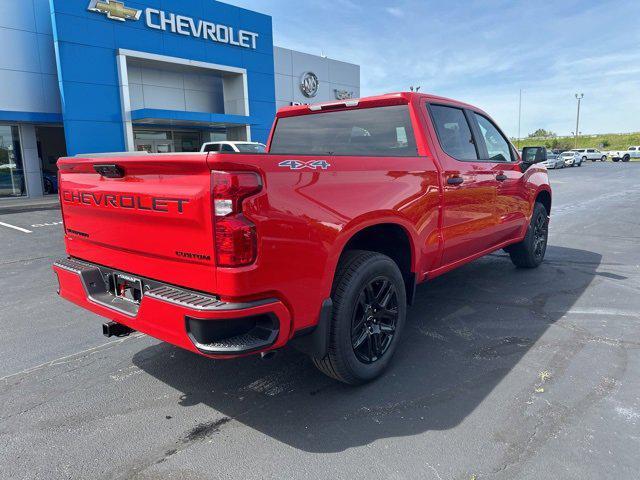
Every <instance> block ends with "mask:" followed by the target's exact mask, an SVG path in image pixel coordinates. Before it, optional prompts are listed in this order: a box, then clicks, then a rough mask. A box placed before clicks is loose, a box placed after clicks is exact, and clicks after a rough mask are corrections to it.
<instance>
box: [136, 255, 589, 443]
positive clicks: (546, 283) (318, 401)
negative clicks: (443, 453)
mask: <svg viewBox="0 0 640 480" xmlns="http://www.w3.org/2000/svg"><path fill="white" fill-rule="evenodd" d="M600 262H601V256H600V255H598V254H596V253H593V252H588V251H584V250H576V249H571V248H564V247H554V246H549V249H548V252H547V260H546V262H545V263H544V264H543V265H542V266H541V267H540V268H538V269H536V270H519V269H515V268H514V267H513V266H512V264H511V262H510V261H509V259H508V258H507V257H506V256H505V255H504V254H502V253H496V254H494V255H491V256H489V257H486V258H484V259H481V260H478V261H476V262H474V263H472V264H470V265H467V266H465V267H463V268H460V269H458V270H456V271H454V272H451V273H449V274H447V275H444V276H442V277H440V278H437V279H435V280H434V281H432V282H430V283H429V284H428V285H424V286H422V287H420V288H419V290H418V295H417V298H416V302H415V305H414V306H413V307H412V308H410V310H409V318H408V322H407V328H406V330H405V334H404V338H403V340H402V345H401V348H400V349H399V350H398V352H397V354H396V357H395V359H394V362H393V363H392V366H391V367H390V369H389V370H388V371H387V373H386V375H385V376H383V377H382V378H381V379H379V380H378V381H376V382H374V383H371V384H369V385H365V386H362V387H357V388H354V387H349V386H346V385H342V384H340V383H337V382H334V381H332V380H331V379H329V378H327V377H324V376H323V375H322V374H321V373H320V372H318V371H317V370H316V369H315V368H314V367H313V365H312V364H311V362H310V360H308V359H307V358H306V357H305V356H304V355H302V354H300V353H297V352H296V351H294V350H285V351H283V352H281V353H280V354H279V355H278V356H277V357H276V358H275V359H273V360H271V361H268V362H263V361H262V360H260V359H259V358H255V357H251V358H245V359H240V360H233V361H212V360H209V359H206V358H203V357H199V356H197V355H195V354H192V353H189V352H186V351H183V350H180V349H178V348H175V347H172V346H170V345H167V344H158V345H154V346H152V347H149V348H147V349H145V350H142V351H140V352H138V353H137V354H136V355H135V356H134V360H133V361H134V364H135V365H137V366H138V367H139V368H141V369H142V370H144V371H145V372H147V373H149V374H150V375H152V376H154V377H156V378H157V379H158V380H160V381H162V382H165V383H166V384H168V385H169V386H171V387H173V388H174V389H176V390H178V391H180V392H182V394H181V399H180V405H182V406H185V407H187V406H192V405H196V404H204V405H207V406H209V407H210V408H211V409H213V410H214V411H212V415H211V418H206V419H203V425H205V427H202V426H201V428H206V422H207V421H208V420H211V423H212V425H213V424H216V425H217V424H219V422H220V414H218V413H217V412H220V413H221V414H222V415H223V416H225V417H227V418H230V419H233V420H235V421H237V422H240V423H242V424H244V425H246V426H248V427H250V428H253V429H255V430H257V431H259V432H261V433H263V434H264V435H268V436H269V437H272V438H274V439H276V440H278V441H280V442H283V443H285V444H287V445H290V446H292V447H294V448H297V449H302V450H305V451H309V452H338V451H343V450H345V449H348V448H350V447H355V446H359V445H366V444H369V443H371V442H373V441H375V440H377V439H380V438H386V437H400V436H410V435H415V434H419V433H422V432H425V431H428V430H445V429H450V428H453V427H455V426H456V425H458V424H459V423H461V422H462V421H463V420H464V419H465V418H466V417H467V416H468V415H469V414H470V413H472V412H473V411H474V409H475V408H476V407H477V406H478V405H479V404H480V403H481V402H482V401H483V400H484V399H485V398H486V397H487V396H488V395H489V394H490V393H491V392H492V390H493V389H494V388H495V387H496V385H498V384H499V383H500V382H501V381H502V380H503V379H504V378H505V377H506V376H507V375H508V374H509V373H510V372H511V370H512V369H513V368H514V367H515V366H516V365H517V364H518V362H519V361H520V360H521V359H522V357H523V356H524V355H525V354H526V353H527V352H528V351H529V350H530V349H535V348H541V346H540V344H537V342H538V340H540V338H541V337H542V335H543V334H544V333H545V332H546V331H547V329H548V328H549V327H550V326H551V325H552V324H553V323H554V322H556V321H557V320H558V319H560V318H561V317H562V316H563V315H564V314H565V313H566V312H567V311H569V310H570V309H571V307H572V306H573V305H574V303H575V302H576V301H577V300H578V299H579V298H580V296H581V295H582V294H583V292H584V291H585V290H586V288H587V287H588V286H589V284H590V283H591V282H592V280H593V279H594V277H595V275H596V271H597V269H598V267H599V265H600ZM536 381H537V378H536V377H535V374H534V375H533V376H532V378H531V379H530V382H531V390H532V391H533V388H534V385H535V383H536ZM223 428H224V427H223Z"/></svg>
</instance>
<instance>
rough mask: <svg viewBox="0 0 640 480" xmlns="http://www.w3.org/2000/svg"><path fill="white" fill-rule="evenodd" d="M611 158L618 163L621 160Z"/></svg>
mask: <svg viewBox="0 0 640 480" xmlns="http://www.w3.org/2000/svg"><path fill="white" fill-rule="evenodd" d="M611 160H613V161H614V162H615V163H618V162H619V161H620V159H619V158H612V159H611Z"/></svg>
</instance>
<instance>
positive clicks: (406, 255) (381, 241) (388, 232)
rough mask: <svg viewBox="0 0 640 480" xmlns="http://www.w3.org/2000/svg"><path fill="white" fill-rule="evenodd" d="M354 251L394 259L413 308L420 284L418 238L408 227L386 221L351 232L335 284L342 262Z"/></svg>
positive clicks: (343, 247)
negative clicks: (417, 273)
mask: <svg viewBox="0 0 640 480" xmlns="http://www.w3.org/2000/svg"><path fill="white" fill-rule="evenodd" d="M399 246H400V247H399ZM350 250H368V251H372V252H378V253H382V254H383V255H387V256H388V257H389V258H391V259H392V260H393V261H394V262H395V263H396V265H398V268H399V269H400V272H401V273H402V276H403V278H404V280H405V287H406V290H407V302H408V303H409V304H410V303H411V302H412V301H413V297H414V293H415V286H416V283H417V281H416V274H415V272H416V271H417V266H416V263H417V249H416V240H415V238H414V235H413V234H412V231H411V230H410V229H409V228H408V226H407V225H403V223H402V222H400V221H398V220H395V219H385V220H381V221H378V222H366V223H363V224H360V225H358V227H355V228H352V229H350V231H349V235H348V236H346V237H345V238H344V239H343V241H342V242H340V248H339V252H337V253H338V254H337V255H336V256H335V263H334V268H333V275H332V279H331V281H332V282H333V278H334V277H335V272H336V270H337V266H338V264H339V263H340V260H341V258H342V257H343V256H344V254H345V253H346V252H348V251H350Z"/></svg>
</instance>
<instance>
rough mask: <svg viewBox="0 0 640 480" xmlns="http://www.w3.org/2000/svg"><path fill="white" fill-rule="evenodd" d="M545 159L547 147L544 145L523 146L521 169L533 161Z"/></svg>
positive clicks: (524, 168) (544, 160) (538, 161)
mask: <svg viewBox="0 0 640 480" xmlns="http://www.w3.org/2000/svg"><path fill="white" fill-rule="evenodd" d="M546 161H547V149H546V148H545V147H524V148H523V149H522V171H523V172H524V171H525V170H526V169H527V168H529V167H530V166H531V165H533V164H535V163H542V162H546Z"/></svg>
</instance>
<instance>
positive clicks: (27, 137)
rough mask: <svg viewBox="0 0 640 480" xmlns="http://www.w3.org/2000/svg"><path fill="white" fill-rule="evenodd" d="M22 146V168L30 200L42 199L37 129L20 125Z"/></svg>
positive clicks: (27, 125)
mask: <svg viewBox="0 0 640 480" xmlns="http://www.w3.org/2000/svg"><path fill="white" fill-rule="evenodd" d="M20 145H21V146H22V168H23V171H24V175H25V182H26V185H27V193H28V194H29V197H30V198H37V197H42V196H43V195H44V191H43V189H42V164H41V163H40V158H39V157H38V142H37V140H36V127H35V126H33V125H29V124H24V125H20Z"/></svg>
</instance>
